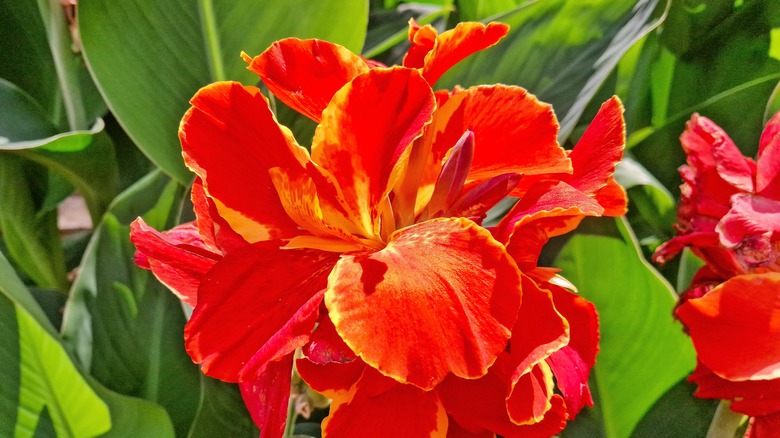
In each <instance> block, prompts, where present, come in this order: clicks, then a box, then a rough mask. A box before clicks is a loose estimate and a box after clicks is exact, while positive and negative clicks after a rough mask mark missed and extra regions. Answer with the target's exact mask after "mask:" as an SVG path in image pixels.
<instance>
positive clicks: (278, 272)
mask: <svg viewBox="0 0 780 438" xmlns="http://www.w3.org/2000/svg"><path fill="white" fill-rule="evenodd" d="M278 247H279V243H278V242H259V243H256V244H253V245H251V246H247V247H245V248H242V249H240V250H237V251H234V252H232V253H230V254H228V255H227V256H225V258H224V259H222V261H221V262H219V263H218V264H216V265H215V266H214V267H213V268H212V269H211V271H209V273H208V274H207V275H206V277H205V278H204V279H203V282H202V283H201V287H200V289H199V290H198V306H197V307H196V308H195V311H194V312H193V314H192V318H191V319H190V321H189V322H188V323H187V326H186V327H185V330H184V336H185V346H186V348H187V352H188V353H189V354H190V356H191V357H192V360H193V361H194V362H196V363H200V364H202V365H203V372H204V373H206V374H208V375H210V376H212V377H216V378H219V379H222V380H226V381H234V382H235V381H249V380H254V379H256V378H257V376H258V375H259V373H261V372H262V371H263V370H264V369H265V367H266V365H267V364H268V363H269V362H270V361H274V360H278V359H279V358H281V357H282V356H284V355H286V354H288V353H290V352H292V351H294V350H295V349H296V348H298V347H300V346H303V345H304V344H305V343H306V342H307V341H308V338H309V334H310V333H311V331H312V329H314V324H315V322H316V320H317V315H318V314H319V304H320V302H321V297H322V293H323V289H324V288H325V285H326V279H327V276H328V273H329V272H330V270H331V268H332V266H333V264H334V263H335V261H336V260H337V259H338V255H337V254H333V253H328V252H322V251H316V250H281V249H279V248H278Z"/></svg>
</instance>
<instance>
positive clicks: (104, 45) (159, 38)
mask: <svg viewBox="0 0 780 438" xmlns="http://www.w3.org/2000/svg"><path fill="white" fill-rule="evenodd" d="M334 10H338V13H337V14H334V13H333V11H334ZM367 19H368V2H367V1H365V0H347V1H345V0H338V1H336V0H322V1H317V2H310V1H307V0H291V1H285V2H273V3H263V4H259V3H257V2H256V1H252V0H237V1H234V0H231V1H226V0H197V1H196V0H175V1H167V2H148V1H141V0H132V1H124V2H106V1H103V0H81V1H79V24H80V29H81V38H82V41H83V44H84V52H85V55H86V58H87V61H88V64H89V66H90V69H91V71H92V73H93V75H94V77H95V79H96V81H97V83H98V85H99V87H100V89H101V91H102V93H103V95H104V97H105V98H106V101H107V102H108V105H109V107H110V108H111V110H112V112H113V113H114V114H115V115H116V117H117V119H118V120H119V122H120V123H121V124H122V126H123V127H124V128H125V129H126V130H127V132H128V134H129V135H130V137H131V138H132V139H133V141H135V143H136V144H137V145H138V146H139V147H140V148H141V150H143V151H144V153H145V154H146V155H147V156H148V157H149V158H150V159H151V160H152V161H153V162H154V163H155V164H157V165H158V166H159V167H160V168H162V169H163V170H164V171H165V172H167V173H168V174H169V175H171V176H173V177H174V178H175V179H177V180H178V181H179V182H181V183H187V182H189V181H190V180H191V179H192V174H191V173H190V172H189V171H188V170H187V169H186V168H185V166H184V163H183V161H182V159H181V147H180V145H179V141H178V138H177V136H176V132H177V129H178V126H179V121H180V120H181V117H182V116H183V115H184V112H185V110H186V109H187V108H188V106H189V105H188V101H189V99H190V98H191V97H192V95H193V94H194V93H195V92H196V91H197V90H198V89H199V88H200V87H202V86H204V85H206V84H208V83H210V82H213V81H215V80H226V79H234V80H240V81H243V82H244V83H256V82H257V81H258V79H257V77H256V76H254V75H253V74H251V73H249V72H248V71H246V68H245V67H246V64H245V63H244V61H242V60H241V58H240V56H239V54H240V52H241V51H242V50H243V51H246V52H247V53H248V54H250V55H257V54H259V53H260V52H261V51H263V50H264V49H265V48H266V47H268V46H269V45H270V44H271V43H272V42H273V41H275V40H277V39H281V38H284V37H289V36H297V37H301V38H311V37H317V38H321V39H325V40H329V41H334V42H337V43H340V44H343V45H345V46H347V47H349V48H350V49H352V50H353V51H355V52H358V53H359V52H360V48H361V47H362V44H363V40H364V38H365V31H366V22H367Z"/></svg>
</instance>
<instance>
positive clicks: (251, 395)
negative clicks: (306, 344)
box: [238, 354, 293, 437]
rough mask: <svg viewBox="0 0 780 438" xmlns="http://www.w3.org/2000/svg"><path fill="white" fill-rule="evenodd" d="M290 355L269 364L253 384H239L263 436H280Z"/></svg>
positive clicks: (290, 366) (284, 422) (284, 415)
mask: <svg viewBox="0 0 780 438" xmlns="http://www.w3.org/2000/svg"><path fill="white" fill-rule="evenodd" d="M292 360H293V355H292V354H288V355H286V356H284V357H283V358H282V359H281V360H279V361H278V362H271V363H269V364H268V367H267V368H266V369H265V371H263V373H261V374H260V376H259V378H258V379H257V380H256V381H252V382H245V383H239V384H238V387H239V389H240V390H241V398H242V399H243V400H244V404H245V405H246V408H247V410H248V411H249V415H250V416H251V417H252V421H254V422H255V424H256V425H257V427H258V428H259V429H260V432H261V433H262V434H263V437H273V436H278V437H281V436H282V435H283V434H284V429H285V425H286V424H287V404H288V402H289V400H290V377H291V376H292Z"/></svg>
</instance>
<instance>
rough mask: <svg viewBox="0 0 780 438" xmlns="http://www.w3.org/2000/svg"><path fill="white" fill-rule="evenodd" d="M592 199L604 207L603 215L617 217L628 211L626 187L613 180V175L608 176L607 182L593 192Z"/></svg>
mask: <svg viewBox="0 0 780 438" xmlns="http://www.w3.org/2000/svg"><path fill="white" fill-rule="evenodd" d="M593 199H595V200H596V201H597V202H598V203H599V205H601V206H602V207H604V213H602V215H603V216H610V217H618V216H623V215H624V214H626V213H627V212H628V195H627V194H626V189H624V188H623V186H621V185H620V184H618V182H617V181H615V177H612V176H611V177H609V179H607V184H606V185H605V186H604V187H602V188H600V189H599V190H598V191H597V192H596V193H595V194H594V196H593Z"/></svg>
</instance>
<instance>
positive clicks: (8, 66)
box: [0, 0, 106, 131]
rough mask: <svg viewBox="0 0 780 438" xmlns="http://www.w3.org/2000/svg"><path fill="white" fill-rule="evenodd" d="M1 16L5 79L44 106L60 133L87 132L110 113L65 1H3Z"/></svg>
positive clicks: (0, 65)
mask: <svg viewBox="0 0 780 438" xmlns="http://www.w3.org/2000/svg"><path fill="white" fill-rule="evenodd" d="M0 14H1V15H2V16H0V29H2V30H0V77H2V78H3V79H6V80H8V81H10V82H12V83H15V84H16V85H18V86H19V87H21V88H22V89H23V90H25V91H26V92H27V93H29V94H30V95H32V96H33V97H34V98H35V99H36V100H37V101H38V102H40V105H41V107H42V108H43V109H44V111H45V114H46V116H47V118H48V119H49V120H50V121H51V122H52V123H53V124H54V125H55V126H57V127H58V128H59V129H60V130H71V131H72V130H77V129H86V128H88V125H89V124H90V123H91V122H92V121H93V120H95V119H96V118H97V117H100V116H102V115H103V114H104V113H105V110H106V106H105V104H104V103H103V100H102V99H101V97H100V94H99V93H98V92H97V89H96V88H95V85H94V83H93V82H92V79H91V78H90V76H89V73H88V72H87V69H86V67H85V65H84V62H83V60H82V59H81V57H80V55H79V53H77V51H78V50H79V47H78V42H74V41H73V37H72V35H71V31H70V29H69V25H68V22H67V19H66V16H65V13H64V9H63V6H62V3H61V2H60V1H57V0H38V1H14V0H0ZM74 49H75V51H74Z"/></svg>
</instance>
